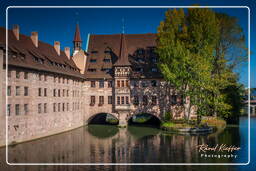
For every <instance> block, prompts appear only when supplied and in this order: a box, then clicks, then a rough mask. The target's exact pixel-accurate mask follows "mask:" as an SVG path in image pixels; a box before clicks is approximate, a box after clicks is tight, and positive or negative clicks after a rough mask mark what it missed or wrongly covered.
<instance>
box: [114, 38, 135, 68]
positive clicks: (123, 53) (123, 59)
mask: <svg viewBox="0 0 256 171" xmlns="http://www.w3.org/2000/svg"><path fill="white" fill-rule="evenodd" d="M114 65H115V66H129V65H131V63H130V62H129V59H128V52H127V48H126V41H125V35H124V34H121V41H120V51H119V57H118V59H117V61H116V63H115V64H114Z"/></svg>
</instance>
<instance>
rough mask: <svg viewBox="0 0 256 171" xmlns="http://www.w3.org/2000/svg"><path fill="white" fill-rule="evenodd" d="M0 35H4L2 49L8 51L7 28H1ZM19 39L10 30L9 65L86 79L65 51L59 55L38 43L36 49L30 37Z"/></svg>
mask: <svg viewBox="0 0 256 171" xmlns="http://www.w3.org/2000/svg"><path fill="white" fill-rule="evenodd" d="M0 35H3V36H0V47H3V49H6V41H5V35H6V29H5V28H3V27H0ZM19 37H20V38H19V40H17V39H16V37H15V35H14V33H13V31H12V30H8V51H9V54H10V55H9V56H8V65H11V66H17V67H23V68H28V69H34V70H40V71H48V72H53V73H58V74H64V75H69V76H74V77H78V78H84V76H83V75H81V74H80V72H79V68H78V67H77V66H76V65H75V63H74V61H73V60H72V59H68V57H67V56H66V54H65V53H64V52H63V51H60V55H58V54H57V52H56V50H55V48H54V47H53V46H52V45H50V44H48V43H44V42H42V41H38V47H35V46H34V44H33V42H32V40H31V38H30V37H29V36H26V35H23V34H20V35H19ZM13 54H14V55H15V56H16V57H13Z"/></svg>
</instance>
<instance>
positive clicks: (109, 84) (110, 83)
mask: <svg viewBox="0 0 256 171" xmlns="http://www.w3.org/2000/svg"><path fill="white" fill-rule="evenodd" d="M104 83H105V81H104V80H99V88H104V86H105V85H104ZM91 87H92V88H95V87H96V81H91ZM111 87H112V81H108V88H111Z"/></svg>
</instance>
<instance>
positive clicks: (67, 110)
mask: <svg viewBox="0 0 256 171" xmlns="http://www.w3.org/2000/svg"><path fill="white" fill-rule="evenodd" d="M67 111H69V103H67Z"/></svg>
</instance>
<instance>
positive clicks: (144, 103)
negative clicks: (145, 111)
mask: <svg viewBox="0 0 256 171" xmlns="http://www.w3.org/2000/svg"><path fill="white" fill-rule="evenodd" d="M142 101H143V105H147V104H148V97H147V96H143V98H142Z"/></svg>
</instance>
